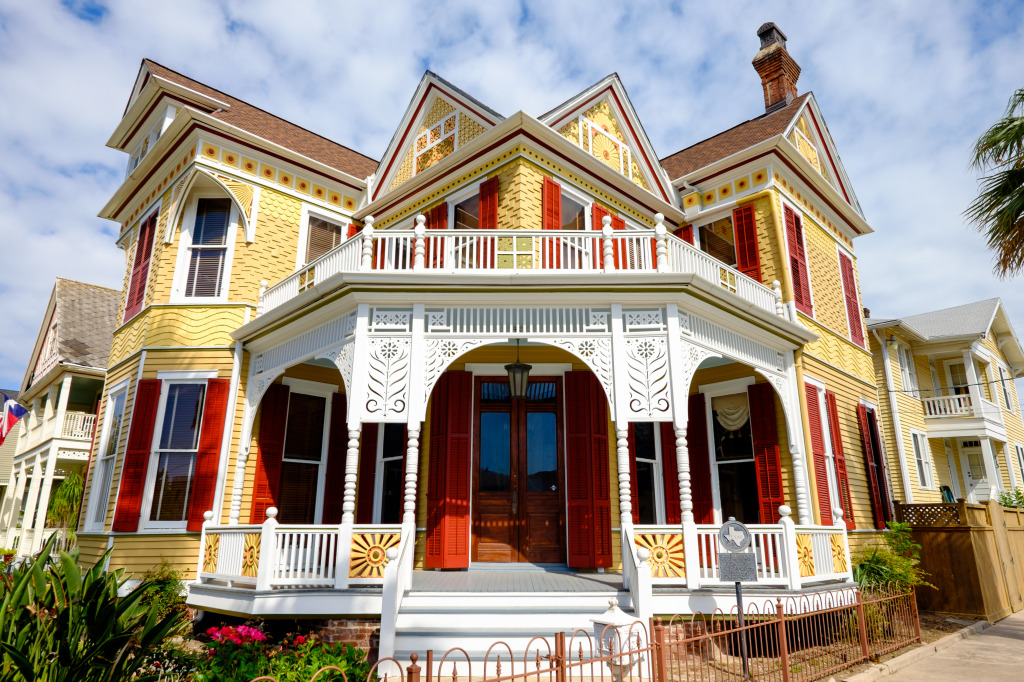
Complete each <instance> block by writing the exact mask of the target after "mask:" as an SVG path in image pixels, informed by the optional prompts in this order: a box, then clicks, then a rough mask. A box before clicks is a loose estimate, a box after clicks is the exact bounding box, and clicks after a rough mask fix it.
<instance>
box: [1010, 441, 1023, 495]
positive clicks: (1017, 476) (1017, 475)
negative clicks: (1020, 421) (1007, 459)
mask: <svg viewBox="0 0 1024 682" xmlns="http://www.w3.org/2000/svg"><path fill="white" fill-rule="evenodd" d="M1013 452H1014V454H1015V455H1016V461H1017V466H1016V471H1015V472H1013V473H1014V476H1013V481H1012V483H1013V487H1014V488H1016V487H1018V486H1020V485H1024V444H1021V443H1014V444H1013Z"/></svg>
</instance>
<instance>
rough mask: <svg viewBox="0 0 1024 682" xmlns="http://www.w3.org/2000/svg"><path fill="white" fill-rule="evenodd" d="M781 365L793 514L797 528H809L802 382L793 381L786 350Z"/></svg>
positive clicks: (793, 364) (791, 363) (811, 520)
mask: <svg viewBox="0 0 1024 682" xmlns="http://www.w3.org/2000/svg"><path fill="white" fill-rule="evenodd" d="M783 362H784V365H785V370H786V383H787V384H788V389H789V390H788V391H779V399H780V401H781V402H782V409H783V411H784V412H785V413H786V430H787V433H786V440H787V441H788V442H789V457H790V461H791V462H792V463H793V481H794V483H795V485H796V513H797V517H798V519H799V523H800V524H801V525H810V524H812V523H814V514H813V512H812V510H811V492H810V489H809V487H808V482H807V459H806V453H807V444H806V443H804V423H803V416H802V413H801V411H800V392H801V391H803V390H804V387H803V386H802V385H801V384H802V382H800V381H797V376H798V375H797V372H796V361H795V360H794V356H793V351H786V353H785V360H784V361H783ZM787 394H788V395H787ZM780 454H781V453H780Z"/></svg>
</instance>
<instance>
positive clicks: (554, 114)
mask: <svg viewBox="0 0 1024 682" xmlns="http://www.w3.org/2000/svg"><path fill="white" fill-rule="evenodd" d="M602 100H603V101H606V102H607V103H608V105H609V107H610V108H611V110H612V113H613V115H614V116H615V117H617V118H618V121H620V122H621V123H622V124H623V125H622V127H623V130H621V133H622V135H623V136H624V137H626V143H625V144H626V146H627V147H628V149H629V151H630V157H631V160H632V161H635V162H636V163H637V166H638V167H639V169H640V171H641V173H642V175H643V178H644V182H645V183H646V185H647V186H646V187H645V189H647V190H648V191H650V192H652V193H653V194H655V195H657V196H659V197H660V198H662V199H664V200H665V201H668V202H670V203H675V202H673V201H672V199H671V198H670V197H672V196H673V192H672V191H671V183H670V182H669V178H668V175H667V174H666V173H665V170H664V169H663V168H662V167H661V164H660V163H659V162H658V155H657V154H656V153H655V152H654V147H653V146H652V145H651V142H650V139H648V137H647V134H646V133H645V132H644V129H643V125H642V124H641V123H640V119H639V117H638V116H637V114H636V110H635V109H634V108H633V104H632V102H630V100H629V96H628V95H627V94H626V89H625V87H623V85H622V81H620V80H619V77H618V75H617V74H611V75H610V76H608V77H606V78H605V79H603V80H601V81H600V82H598V83H596V84H594V85H593V86H591V87H590V88H588V89H586V90H584V91H583V92H581V93H580V94H578V95H576V96H575V97H573V98H571V99H569V100H567V101H566V102H564V103H563V104H561V105H559V106H558V107H556V108H555V109H552V110H551V111H549V112H548V113H546V114H544V115H543V116H541V117H540V121H541V122H542V123H544V124H546V125H548V126H550V127H551V128H552V129H554V130H557V131H562V129H563V128H565V127H566V126H571V124H572V123H573V120H574V119H575V120H579V121H580V122H581V126H580V129H579V130H578V131H577V134H578V135H579V136H580V140H581V141H582V140H583V139H584V137H585V135H584V132H585V131H584V130H582V127H584V126H587V123H586V122H584V121H582V120H581V117H582V116H584V114H585V113H586V112H588V111H591V110H592V109H593V108H594V107H595V106H597V105H599V104H600V103H601V102H602ZM562 134H563V136H564V137H567V138H568V135H566V134H565V133H562ZM609 137H613V136H609ZM576 145H577V146H580V145H581V142H580V141H577V142H576ZM587 151H588V152H589V151H590V150H589V148H588V149H587ZM623 174H624V175H626V176H627V177H630V175H629V174H627V173H623ZM634 181H635V180H634ZM637 184H640V183H637ZM641 186H643V185H641Z"/></svg>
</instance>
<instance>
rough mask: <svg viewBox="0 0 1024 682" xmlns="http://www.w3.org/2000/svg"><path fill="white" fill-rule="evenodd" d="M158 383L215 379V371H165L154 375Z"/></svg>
mask: <svg viewBox="0 0 1024 682" xmlns="http://www.w3.org/2000/svg"><path fill="white" fill-rule="evenodd" d="M156 378H157V379H159V380H160V381H183V380H186V379H202V380H204V381H205V380H206V379H216V378H217V370H215V369H166V370H160V371H159V372H157V373H156Z"/></svg>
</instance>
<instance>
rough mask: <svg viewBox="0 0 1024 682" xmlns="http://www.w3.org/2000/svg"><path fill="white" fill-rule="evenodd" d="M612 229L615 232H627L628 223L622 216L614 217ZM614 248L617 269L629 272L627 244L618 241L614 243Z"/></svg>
mask: <svg viewBox="0 0 1024 682" xmlns="http://www.w3.org/2000/svg"><path fill="white" fill-rule="evenodd" d="M612 229H613V230H625V229H626V221H625V219H623V218H622V217H621V216H617V215H613V216H612ZM612 246H614V247H615V248H614V250H613V252H612V253H614V254H615V256H614V258H615V268H616V269H618V270H628V269H629V256H628V252H627V251H626V243H625V242H622V241H620V240H618V239H616V240H615V241H614V242H612Z"/></svg>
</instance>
